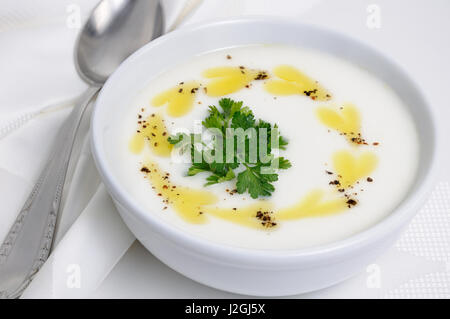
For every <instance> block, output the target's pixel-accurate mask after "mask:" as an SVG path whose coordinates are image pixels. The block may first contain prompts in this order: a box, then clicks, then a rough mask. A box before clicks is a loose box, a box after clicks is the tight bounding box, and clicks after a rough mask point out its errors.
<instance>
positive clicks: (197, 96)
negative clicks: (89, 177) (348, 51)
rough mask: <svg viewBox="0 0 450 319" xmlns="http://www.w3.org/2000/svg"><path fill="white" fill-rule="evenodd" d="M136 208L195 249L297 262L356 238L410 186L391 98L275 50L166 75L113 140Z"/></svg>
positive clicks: (414, 145)
mask: <svg viewBox="0 0 450 319" xmlns="http://www.w3.org/2000/svg"><path fill="white" fill-rule="evenodd" d="M115 130H117V131H118V132H120V133H119V134H117V136H118V141H117V147H115V150H114V152H115V154H113V155H114V156H112V157H111V158H112V160H111V161H112V163H113V165H114V169H115V171H117V173H118V177H119V178H120V182H121V183H122V184H123V185H124V187H126V189H128V190H129V193H130V195H131V196H132V197H133V199H134V200H135V201H136V202H137V203H139V204H140V205H142V206H143V207H146V208H147V209H148V214H153V215H155V216H156V218H160V219H162V220H164V221H165V222H167V223H169V224H171V225H173V227H176V228H179V229H181V230H183V231H185V232H188V233H191V234H194V235H195V236H197V237H199V238H202V239H204V240H205V241H213V242H216V243H222V244H226V245H232V246H237V247H244V248H253V249H267V250H277V249H280V250H282V249H296V248H303V247H313V246H317V245H321V244H326V243H331V242H335V241H338V240H340V239H344V238H346V237H349V236H351V235H353V234H355V233H358V232H361V231H363V230H365V229H367V228H368V227H370V226H372V225H374V224H376V223H377V222H378V221H380V220H381V219H383V218H384V217H385V216H387V215H388V214H390V213H391V212H392V211H393V210H394V209H395V207H396V206H397V205H398V204H399V203H400V202H401V201H402V200H403V198H404V197H405V196H406V194H407V192H408V190H409V188H410V186H411V185H412V183H413V180H414V178H415V174H416V170H417V165H418V154H419V142H418V136H417V132H416V128H415V125H414V122H413V119H412V116H411V114H410V113H409V112H408V110H407V108H406V106H405V105H403V102H402V101H401V100H400V98H399V97H398V96H397V95H396V93H395V92H394V91H393V90H392V89H391V88H390V87H388V86H387V85H386V84H385V83H384V82H382V81H380V80H379V79H378V78H376V77H375V76H374V75H372V74H371V73H369V72H368V71H367V70H364V69H362V68H360V67H359V66H357V65H354V64H352V63H350V62H348V61H346V60H343V59H341V58H337V57H335V56H333V55H330V54H327V53H324V52H321V51H317V50H312V49H302V48H297V47H289V46H283V45H250V46H242V47H233V48H225V49H220V50H216V51H213V52H207V53H204V54H202V55H199V56H196V57H193V58H191V59H190V60H188V61H186V62H182V63H180V64H178V65H177V64H175V66H174V67H173V68H171V69H168V70H165V71H164V72H162V73H161V74H159V75H158V76H156V77H155V78H154V79H153V80H151V81H150V83H148V85H147V86H146V87H145V89H143V90H142V91H140V93H139V95H138V96H136V98H135V99H134V100H133V101H131V104H130V105H129V107H128V114H127V116H126V117H125V118H123V120H122V122H121V123H120V124H119V125H118V126H117V127H116V128H115Z"/></svg>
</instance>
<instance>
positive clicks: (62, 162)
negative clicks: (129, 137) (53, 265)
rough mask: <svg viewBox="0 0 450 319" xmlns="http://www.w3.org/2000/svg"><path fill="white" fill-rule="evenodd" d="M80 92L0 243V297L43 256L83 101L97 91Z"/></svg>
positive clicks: (20, 284)
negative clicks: (22, 204) (31, 187)
mask: <svg viewBox="0 0 450 319" xmlns="http://www.w3.org/2000/svg"><path fill="white" fill-rule="evenodd" d="M98 90H99V88H98V87H91V88H89V89H87V91H86V92H85V93H84V94H83V95H81V96H80V98H79V100H78V101H77V103H76V104H75V106H74V108H73V110H72V112H71V114H70V116H69V118H68V119H67V120H66V122H65V123H64V124H63V127H62V128H61V129H60V131H59V132H58V137H57V140H56V143H55V145H54V147H53V150H52V155H51V156H52V157H51V159H50V161H49V162H48V163H47V165H46V167H45V168H44V170H43V171H42V173H41V175H40V176H39V179H38V181H37V183H36V184H35V185H34V187H33V190H32V191H31V194H30V195H29V197H28V199H27V200H26V202H25V204H24V206H23V208H22V210H21V211H20V213H19V215H18V216H17V219H16V220H15V222H14V223H13V225H12V227H11V229H10V230H9V232H8V234H7V235H6V238H5V241H4V242H3V244H2V245H1V246H0V298H17V297H19V296H20V295H21V294H22V291H23V290H24V289H25V288H26V287H27V286H28V284H29V283H30V282H31V280H32V279H33V277H34V275H35V274H36V273H37V272H38V271H39V269H40V268H41V266H42V265H43V264H44V262H45V261H46V260H47V258H48V255H49V253H50V250H51V248H52V243H53V235H54V233H55V227H56V222H57V218H58V212H59V206H60V203H61V195H62V191H63V187H64V181H65V179H66V173H67V168H68V164H69V160H70V155H71V153H72V148H73V144H74V140H75V136H76V133H77V129H78V127H79V125H80V121H81V118H82V116H83V113H84V111H85V110H86V107H87V105H88V104H89V102H90V101H91V99H92V98H93V97H94V95H95V94H96V93H97V92H98Z"/></svg>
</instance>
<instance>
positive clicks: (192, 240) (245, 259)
mask: <svg viewBox="0 0 450 319" xmlns="http://www.w3.org/2000/svg"><path fill="white" fill-rule="evenodd" d="M247 23H272V24H283V25H285V26H296V27H301V28H306V29H309V30H312V31H319V32H326V33H329V34H330V36H333V37H335V38H341V39H346V40H347V41H351V42H353V43H354V44H355V45H356V46H360V47H362V48H364V49H366V50H369V51H371V52H372V53H373V54H374V55H377V56H378V57H380V58H381V59H382V60H383V61H384V63H386V65H389V66H391V67H394V68H395V69H396V71H397V72H399V73H400V74H402V75H403V76H404V77H405V78H406V79H408V81H409V83H408V85H410V86H411V87H412V88H414V89H415V90H416V91H417V94H418V95H419V96H420V97H421V98H422V100H423V105H425V108H424V109H425V111H426V112H427V113H428V115H429V118H430V122H431V124H432V125H431V128H430V130H431V134H432V135H433V141H432V143H433V148H432V154H428V156H430V158H431V159H430V167H429V169H428V171H427V172H426V173H425V176H424V178H423V182H422V183H421V184H420V185H418V186H417V189H416V190H415V192H414V194H409V195H407V196H406V197H405V198H404V199H403V200H402V202H401V203H399V205H398V206H397V207H396V208H394V209H393V210H392V212H391V213H390V214H389V215H387V216H386V217H384V218H383V219H382V220H380V221H378V222H377V223H376V224H374V225H372V226H370V227H369V228H367V229H365V230H363V231H360V232H358V233H356V234H354V235H351V236H349V237H346V238H344V239H341V240H338V241H335V242H331V243H328V244H324V245H317V246H313V247H305V248H298V249H277V250H262V249H252V248H243V247H237V246H231V245H228V244H222V243H218V242H213V241H208V240H205V239H202V238H200V237H198V236H196V235H195V234H191V233H188V232H186V231H183V230H180V229H178V228H176V227H174V226H173V225H171V224H170V223H167V222H166V221H163V220H160V219H158V218H153V217H152V212H151V211H149V210H148V209H145V208H143V207H142V206H140V205H139V204H138V203H136V202H134V201H132V200H131V198H130V197H129V196H127V194H126V192H124V190H123V189H121V187H120V183H119V181H118V179H117V178H116V177H115V176H114V174H113V173H111V172H112V170H109V169H105V168H106V167H107V166H108V164H107V160H106V156H105V154H104V153H102V147H97V146H98V145H101V144H102V143H101V140H102V139H101V130H100V125H99V121H100V119H99V116H100V113H101V112H100V109H101V108H102V106H101V105H102V101H103V99H104V96H105V95H107V94H108V92H109V90H110V87H111V85H112V83H114V82H116V81H120V77H121V73H122V72H123V71H124V70H126V69H127V68H128V67H129V65H131V64H133V62H134V60H135V59H137V58H138V57H140V56H141V55H144V54H146V53H147V52H148V51H150V50H151V49H152V48H153V47H156V46H158V45H159V44H160V43H163V42H164V41H173V40H174V39H175V40H176V39H177V38H179V37H182V36H183V35H184V34H187V33H191V32H196V31H197V30H201V29H204V28H210V27H212V26H224V27H226V25H229V24H247ZM436 112H437V111H436V109H434V108H432V107H431V104H430V103H429V101H428V100H427V99H426V97H425V95H424V94H422V90H421V89H419V87H418V85H417V84H416V83H415V82H414V81H413V79H412V77H411V76H409V74H408V73H407V72H406V71H405V70H404V69H403V68H402V67H400V66H399V65H398V64H397V63H396V62H395V60H394V59H392V58H390V57H388V56H387V55H385V54H383V53H381V52H380V51H378V50H377V49H376V48H374V47H372V46H370V45H368V44H366V43H364V42H362V41H360V40H359V39H356V38H353V37H351V36H348V35H345V34H342V33H339V32H336V31H333V30H329V29H327V28H323V27H320V26H316V25H311V24H304V23H299V22H298V21H295V20H293V19H291V18H277V17H272V16H246V17H239V18H231V19H211V20H209V21H205V22H200V23H195V24H192V25H190V26H187V27H183V28H181V29H177V30H175V31H173V32H170V33H168V34H165V35H163V36H161V37H159V38H157V39H155V40H153V41H151V42H150V43H148V44H147V45H145V46H144V47H142V48H140V49H139V50H138V51H136V52H135V53H133V54H132V55H131V56H130V57H128V58H127V59H126V60H125V61H124V62H123V63H122V64H121V65H120V66H119V68H118V69H117V70H116V71H115V72H114V73H113V74H112V75H111V76H110V78H109V79H108V80H107V82H106V83H105V85H104V86H103V88H102V90H101V91H100V93H99V95H98V97H97V101H96V105H95V107H94V110H93V114H92V118H91V134H90V137H91V150H92V155H93V158H94V162H95V164H96V166H97V169H98V171H99V174H100V177H101V179H102V181H103V182H104V183H105V185H106V188H107V191H108V193H109V194H110V195H111V196H112V198H113V199H114V201H115V202H116V203H118V204H120V205H121V206H123V208H125V209H126V210H127V212H128V213H130V214H134V215H137V216H138V217H140V218H141V219H143V220H145V221H146V222H147V223H148V224H151V227H152V229H151V231H156V232H157V233H159V234H161V235H162V236H164V237H165V238H166V239H168V240H170V241H172V242H173V243H175V244H176V245H180V246H182V247H184V248H186V249H189V250H190V251H191V252H192V253H196V254H200V255H203V256H204V257H206V258H213V259H214V260H215V262H219V263H231V264H236V263H239V264H240V265H244V264H246V265H249V266H251V267H273V266H289V265H290V266H295V265H297V263H298V261H299V260H302V262H306V261H311V262H315V263H317V262H320V261H322V262H326V261H327V260H329V259H330V258H333V257H336V258H340V257H342V253H345V252H346V253H351V252H354V251H357V250H359V249H361V248H363V247H367V246H370V245H372V244H376V243H377V242H378V241H380V240H381V239H383V238H384V237H387V236H388V235H391V234H393V233H395V232H398V231H399V230H401V229H402V228H403V227H404V226H405V225H406V224H407V222H408V221H409V220H410V219H411V218H412V217H413V216H414V215H415V214H416V213H417V211H418V210H419V208H420V207H421V205H422V204H423V203H424V201H425V200H426V198H427V196H428V194H429V193H430V192H431V190H432V187H433V185H434V184H435V181H436V179H437V170H438V161H439V158H440V157H439V156H438V153H439V151H440V148H439V146H440V142H439V140H440V136H441V134H439V131H440V128H439V126H438V121H437V114H436ZM411 195H414V196H411ZM121 214H122V212H121Z"/></svg>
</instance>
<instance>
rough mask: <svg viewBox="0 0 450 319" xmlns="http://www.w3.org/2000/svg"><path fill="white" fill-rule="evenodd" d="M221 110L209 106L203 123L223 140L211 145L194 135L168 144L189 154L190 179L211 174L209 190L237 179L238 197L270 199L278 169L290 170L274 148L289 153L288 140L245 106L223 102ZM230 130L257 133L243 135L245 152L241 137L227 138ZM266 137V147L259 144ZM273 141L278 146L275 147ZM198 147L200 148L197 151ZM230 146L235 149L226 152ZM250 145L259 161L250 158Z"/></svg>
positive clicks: (180, 135)
mask: <svg viewBox="0 0 450 319" xmlns="http://www.w3.org/2000/svg"><path fill="white" fill-rule="evenodd" d="M219 107H220V109H219V108H218V107H217V106H214V105H211V106H209V110H208V113H209V114H208V116H207V117H206V118H205V119H204V121H203V122H202V124H203V126H204V127H205V128H206V129H214V130H215V132H219V134H218V135H220V136H218V137H217V136H216V137H215V138H214V139H213V140H212V141H211V143H209V144H208V143H206V142H205V141H202V140H200V141H199V140H198V139H196V136H195V134H190V135H187V134H182V133H179V134H177V135H175V136H170V137H169V138H168V141H169V142H170V143H171V144H175V147H179V148H181V151H182V152H186V151H187V150H190V155H191V162H192V165H191V167H190V168H189V170H188V172H187V175H188V176H193V175H196V174H198V173H201V172H209V173H211V174H210V175H209V176H208V177H207V178H206V184H205V185H206V186H208V185H213V184H217V183H222V182H225V181H231V180H234V179H236V180H237V181H236V190H237V192H238V193H239V194H243V193H244V192H246V191H248V193H249V194H250V196H251V197H252V198H258V197H259V196H270V195H271V194H272V192H273V191H274V190H275V187H274V186H273V184H272V183H273V182H275V181H277V180H278V173H277V169H288V168H289V167H291V163H290V162H289V160H288V159H286V158H284V157H275V156H274V155H273V154H272V150H273V149H275V148H278V149H281V150H284V149H286V146H287V144H288V142H287V140H286V139H285V138H284V137H283V136H281V135H280V134H279V133H278V127H277V125H272V124H271V123H268V122H266V121H263V120H261V119H259V120H256V119H255V117H254V115H253V112H252V111H251V110H250V109H249V108H248V107H247V106H243V102H242V101H240V102H236V101H233V100H231V99H229V98H223V99H221V100H220V101H219ZM229 129H234V130H236V129H242V130H244V131H246V130H247V131H249V130H248V129H254V130H250V131H251V132H254V133H253V134H246V135H244V140H243V141H241V142H242V144H241V145H243V146H244V148H241V149H239V148H238V145H239V141H238V137H237V136H235V135H230V134H227V133H228V132H229V131H230V130H229ZM261 129H263V130H261ZM247 131H246V132H247ZM264 137H265V138H266V139H267V141H266V143H260V142H259V141H260V139H263V140H264ZM230 138H232V139H234V141H232V143H228V142H230V141H227V139H230ZM253 138H256V141H257V142H256V144H251V143H252V141H251V139H253ZM272 141H276V142H277V143H275V145H272ZM198 144H200V146H201V147H196V145H198ZM228 145H232V146H233V148H232V149H227V147H229V146H228ZM251 145H256V147H257V152H256V158H255V157H253V158H251V156H250V147H251ZM261 145H263V146H261ZM260 147H265V148H266V149H265V152H260V151H261V150H260ZM220 148H221V149H222V152H221V153H217V154H219V155H217V156H216V152H215V150H218V149H220ZM227 152H228V154H232V156H231V158H230V156H228V157H227V156H226V155H227ZM220 154H222V155H220ZM218 159H219V160H218Z"/></svg>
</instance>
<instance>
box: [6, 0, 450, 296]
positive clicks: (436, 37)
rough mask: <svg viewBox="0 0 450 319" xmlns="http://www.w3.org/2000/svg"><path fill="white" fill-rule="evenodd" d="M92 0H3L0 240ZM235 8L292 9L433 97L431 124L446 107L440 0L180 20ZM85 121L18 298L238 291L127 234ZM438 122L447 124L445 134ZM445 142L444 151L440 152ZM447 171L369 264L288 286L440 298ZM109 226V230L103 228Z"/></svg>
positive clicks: (42, 153) (328, 3) (284, 3)
mask: <svg viewBox="0 0 450 319" xmlns="http://www.w3.org/2000/svg"><path fill="white" fill-rule="evenodd" d="M164 1H165V3H164V4H165V7H167V8H169V9H168V12H166V15H168V21H169V22H171V23H173V22H174V21H175V20H176V17H177V16H178V15H179V13H180V12H182V9H183V8H184V5H185V4H186V2H183V1H181V0H164ZM93 2H94V1H89V0H77V1H74V0H67V1H66V0H40V1H39V4H37V1H32V0H22V1H20V2H19V1H14V0H2V5H1V6H0V44H1V47H2V50H1V51H0V69H1V70H2V73H1V75H0V84H1V87H2V88H1V91H2V94H0V154H1V156H0V194H2V202H1V204H2V206H1V207H2V209H1V211H0V221H1V222H0V239H1V238H3V236H4V234H6V232H7V230H8V229H9V226H10V225H11V223H12V222H13V220H14V218H15V215H16V212H17V211H18V209H20V207H21V204H22V203H23V201H24V199H25V198H26V196H27V194H28V192H29V191H30V189H31V187H32V185H33V183H34V181H35V180H36V178H37V175H38V173H39V172H40V169H41V167H42V166H43V164H44V162H45V159H46V158H47V156H48V154H49V151H50V146H51V142H52V140H53V139H54V137H55V131H56V129H57V127H58V126H59V125H60V123H61V122H62V120H63V119H64V118H65V117H66V116H67V114H68V111H69V107H68V106H66V107H64V104H66V105H71V104H73V103H72V102H73V101H72V99H73V97H75V96H77V95H78V94H79V93H80V92H81V91H82V90H83V88H84V87H85V85H84V84H83V83H82V81H81V80H80V79H79V78H78V76H77V75H76V72H75V70H74V67H73V64H72V49H73V43H74V39H75V36H76V34H77V32H78V29H77V23H76V22H77V21H76V14H77V12H80V14H81V17H82V18H83V17H85V16H86V14H87V13H88V12H89V10H90V8H91V7H92V6H93V4H94V3H93ZM43 8H45V10H43ZM378 13H379V17H378V16H377V14H378ZM246 14H273V15H279V16H280V15H281V16H289V17H292V18H298V20H299V21H302V22H306V23H312V24H316V25H321V26H325V27H328V28H332V29H335V30H337V31H340V32H343V33H346V34H349V35H351V36H353V37H356V38H358V39H360V40H361V41H363V42H366V43H368V44H370V45H372V46H375V47H377V48H379V49H380V50H382V51H383V52H384V53H386V54H387V55H389V56H391V57H393V58H394V59H395V60H397V61H398V62H399V64H400V65H402V66H403V67H404V68H405V69H407V70H408V72H409V73H410V74H411V75H412V76H413V77H414V78H415V79H416V81H417V82H418V83H419V85H421V87H422V88H423V91H424V93H425V95H426V96H427V98H428V99H429V101H431V103H432V105H433V107H435V108H436V109H437V110H439V111H440V112H441V113H442V115H441V117H440V118H441V119H442V122H443V123H442V124H445V122H444V121H445V119H446V118H449V116H450V105H449V104H450V102H449V101H450V100H449V98H448V97H447V96H446V92H447V90H448V89H447V86H448V85H449V83H450V62H449V59H448V57H449V56H450V39H449V37H448V36H447V31H448V30H449V27H450V21H449V20H448V16H449V14H450V2H449V1H447V0H434V1H433V2H432V3H431V2H429V1H426V0H416V1H411V0H409V1H408V0H396V1H389V0H379V1H377V2H373V1H364V0H343V1H332V0H302V1H298V0H276V1H275V0H204V1H203V2H202V4H201V5H200V6H199V7H198V9H197V10H196V11H194V13H192V14H189V15H187V16H186V17H185V20H184V21H183V22H182V23H181V27H183V25H186V24H188V23H191V22H198V21H202V20H205V19H210V18H214V17H232V16H240V15H246ZM374 15H375V16H374ZM74 19H75V20H74ZM61 101H64V103H61ZM44 106H47V107H46V108H45V109H43V107H44ZM56 106H57V107H56ZM87 126H88V125H87V122H86V121H85V123H83V128H82V130H81V131H82V132H81V133H82V134H80V136H79V137H78V141H77V152H76V160H74V163H72V164H71V167H72V171H73V172H74V175H73V177H72V178H71V183H70V187H69V188H68V191H67V192H66V194H65V199H64V211H63V219H62V222H61V228H60V229H59V232H58V237H57V240H58V243H59V244H58V246H57V249H56V250H55V252H54V253H53V254H52V256H51V258H50V260H49V261H48V262H47V263H46V265H45V266H44V268H43V270H42V272H41V273H40V274H39V275H38V276H37V278H36V280H35V281H34V282H33V283H32V285H30V287H29V289H28V290H27V291H26V292H25V294H24V297H31V298H33V297H88V298H98V297H105V298H120V297H124V298H130V297H132V298H146V297H156V298H159V297H167V298H181V297H184V298H194V297H208V298H215V297H223V298H228V297H239V296H235V295H232V294H228V293H225V292H221V291H218V290H215V289H212V288H208V287H205V286H203V285H201V284H198V283H195V282H193V281H191V280H189V279H187V278H185V277H183V276H181V275H179V274H177V273H176V272H174V271H172V270H170V269H169V268H168V267H166V266H165V265H163V264H162V263H161V262H159V261H158V260H157V259H155V257H153V256H152V255H151V254H150V253H149V252H147V251H146V250H145V248H143V247H142V246H141V245H140V244H139V243H138V242H134V244H132V243H133V241H134V237H133V236H132V234H131V233H130V232H129V231H128V230H127V229H126V227H125V226H124V225H123V223H122V222H121V220H120V218H119V217H118V215H117V213H116V211H115V209H114V207H113V206H112V205H111V202H110V200H109V198H108V196H107V195H106V193H105V191H104V189H103V187H102V186H101V185H100V180H99V178H98V175H97V174H96V171H95V167H94V166H93V163H92V159H91V155H90V152H89V149H88V147H87V142H86V134H87V131H88V129H87ZM449 133H450V132H449V130H448V129H447V128H446V131H445V134H446V135H447V136H449ZM449 153H450V152H449V151H447V152H446V154H445V156H446V158H445V162H446V163H448V162H449V161H448V159H449V158H450V154H449ZM449 182H450V169H449V168H448V167H445V166H444V167H443V168H442V174H441V178H440V181H439V184H438V185H437V187H436V189H435V191H434V193H433V194H432V196H431V198H430V200H429V201H428V203H427V204H426V206H425V207H424V208H423V209H422V211H421V212H420V213H419V214H418V215H417V217H416V218H415V219H414V221H413V222H412V223H411V225H410V226H409V228H408V229H407V231H406V232H405V233H404V235H403V236H402V238H401V239H400V240H399V241H398V242H397V243H396V245H395V246H394V247H392V248H391V249H390V250H389V251H388V252H387V253H386V254H384V255H383V256H381V257H380V258H379V259H378V260H376V261H375V262H374V264H371V265H368V266H367V268H366V269H364V270H363V271H362V272H361V273H360V274H359V275H357V276H355V277H353V278H352V279H350V280H347V281H345V282H343V283H341V284H338V285H336V286H334V287H331V288H328V289H325V290H321V291H318V292H314V293H310V294H306V295H302V296H295V297H306V298H327V297H337V298H345V297H387V298H395V297H406V298H408V297H424V298H426V297H437V298H449V297H450V184H449ZM80 213H81V215H80ZM79 215H80V217H78V216H79ZM92 229H96V230H98V231H97V232H93V231H92ZM98 233H100V234H103V235H104V236H99V235H98ZM111 233H114V234H120V236H117V237H118V238H113V237H108V234H109V235H110V234H111ZM130 245H131V247H130V248H129V249H128V247H129V246H130ZM124 253H125V254H124ZM122 254H124V255H123V257H122Z"/></svg>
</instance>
